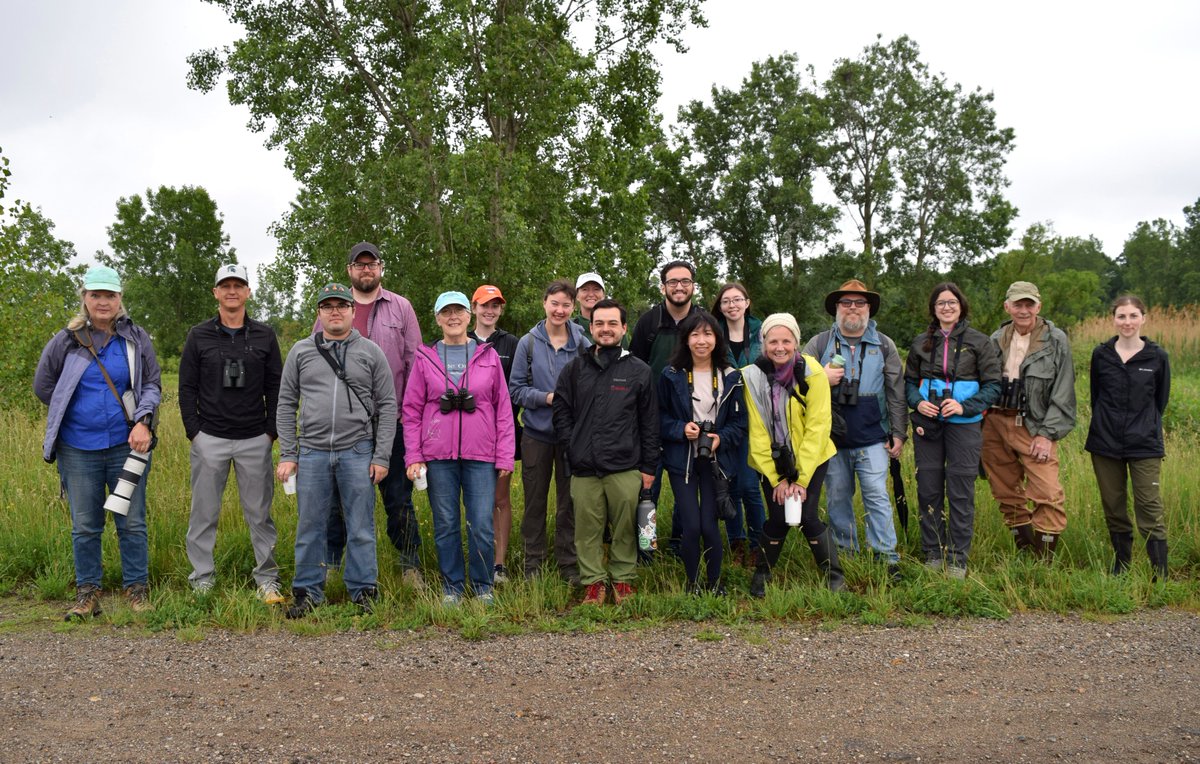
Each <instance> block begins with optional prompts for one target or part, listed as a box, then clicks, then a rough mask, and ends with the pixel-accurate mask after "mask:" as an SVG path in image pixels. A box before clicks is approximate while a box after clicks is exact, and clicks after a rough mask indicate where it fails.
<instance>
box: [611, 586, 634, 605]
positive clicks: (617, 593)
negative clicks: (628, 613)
mask: <svg viewBox="0 0 1200 764" xmlns="http://www.w3.org/2000/svg"><path fill="white" fill-rule="evenodd" d="M636 592H637V590H636V589H634V588H633V584H627V583H625V582H624V581H617V582H615V583H613V602H614V603H615V604H617V605H620V604H621V603H622V602H624V601H625V600H627V599H629V598H630V597H632V596H633V595H634V594H635V593H636Z"/></svg>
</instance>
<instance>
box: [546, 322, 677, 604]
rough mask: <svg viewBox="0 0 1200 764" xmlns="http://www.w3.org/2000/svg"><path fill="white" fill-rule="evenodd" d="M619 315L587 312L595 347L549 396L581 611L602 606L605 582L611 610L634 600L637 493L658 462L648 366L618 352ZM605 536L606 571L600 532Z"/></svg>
mask: <svg viewBox="0 0 1200 764" xmlns="http://www.w3.org/2000/svg"><path fill="white" fill-rule="evenodd" d="M625 320H626V319H625V308H623V307H621V305H620V304H619V303H618V302H616V301H615V300H601V301H600V302H598V303H596V306H595V307H594V308H593V309H592V336H593V337H594V338H595V341H596V345H595V347H593V348H592V349H591V350H590V351H588V352H587V353H586V354H585V355H582V356H580V357H578V358H575V359H573V360H572V361H571V362H570V363H568V364H567V366H566V367H565V368H564V369H563V371H562V373H561V374H560V375H559V377H558V384H557V386H556V388H555V390H554V402H553V404H552V405H553V408H554V434H555V437H557V438H558V442H559V443H560V444H561V445H562V446H563V447H564V448H565V449H566V451H567V464H568V465H569V466H570V469H571V501H572V502H573V503H574V505H575V552H576V555H577V557H578V563H579V580H580V582H581V583H582V584H584V586H586V587H587V594H586V596H585V597H584V600H583V602H584V604H596V605H599V604H603V602H604V600H605V597H606V596H607V580H608V578H609V577H610V576H611V578H612V581H613V600H614V602H616V603H617V604H618V605H619V604H621V601H622V600H624V599H625V598H626V597H628V596H630V595H631V594H633V591H634V589H633V583H632V582H633V579H634V576H635V574H636V568H637V538H636V535H635V533H634V517H635V513H636V507H637V501H638V492H639V491H640V490H643V489H646V488H649V487H650V485H651V484H652V483H653V482H654V469H655V467H656V466H657V464H658V457H659V424H658V402H657V400H656V398H655V393H654V383H653V381H652V380H651V377H650V367H649V366H647V365H646V364H645V363H643V362H642V361H640V360H639V359H637V358H635V357H634V356H633V355H631V354H630V353H629V351H627V350H622V349H621V340H622V339H623V338H624V336H625V328H626V323H625ZM606 526H607V527H608V528H609V529H610V531H611V533H612V543H611V545H610V546H609V551H608V568H607V570H606V569H605V566H604V530H605V527H606Z"/></svg>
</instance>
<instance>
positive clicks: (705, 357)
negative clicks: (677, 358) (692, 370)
mask: <svg viewBox="0 0 1200 764" xmlns="http://www.w3.org/2000/svg"><path fill="white" fill-rule="evenodd" d="M687 344H688V350H690V351H692V363H703V362H705V361H712V354H713V349H714V348H715V347H716V346H717V335H715V334H713V330H712V327H711V326H709V325H708V324H700V325H699V326H697V327H696V328H695V329H693V330H692V331H691V332H690V333H689V334H688V336H687Z"/></svg>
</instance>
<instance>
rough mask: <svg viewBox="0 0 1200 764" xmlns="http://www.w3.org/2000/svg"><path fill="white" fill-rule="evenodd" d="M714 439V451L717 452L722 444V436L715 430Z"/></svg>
mask: <svg viewBox="0 0 1200 764" xmlns="http://www.w3.org/2000/svg"><path fill="white" fill-rule="evenodd" d="M712 439H713V440H712V451H713V453H714V454H715V453H716V452H717V448H718V447H719V446H720V445H721V436H720V435H718V434H716V433H715V432H714V433H712Z"/></svg>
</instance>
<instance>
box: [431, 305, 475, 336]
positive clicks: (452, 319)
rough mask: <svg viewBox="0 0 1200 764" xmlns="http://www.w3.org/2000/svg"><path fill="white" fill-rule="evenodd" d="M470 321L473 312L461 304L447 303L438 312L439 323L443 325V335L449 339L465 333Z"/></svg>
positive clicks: (440, 325)
mask: <svg viewBox="0 0 1200 764" xmlns="http://www.w3.org/2000/svg"><path fill="white" fill-rule="evenodd" d="M470 321H471V312H470V311H469V310H467V309H466V308H464V307H463V306H461V305H447V306H446V307H444V308H442V309H441V310H439V311H438V314H437V325H438V326H439V327H441V329H442V336H443V338H445V339H447V340H451V339H458V338H459V337H462V336H463V335H465V334H466V333H467V324H468V323H470Z"/></svg>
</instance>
